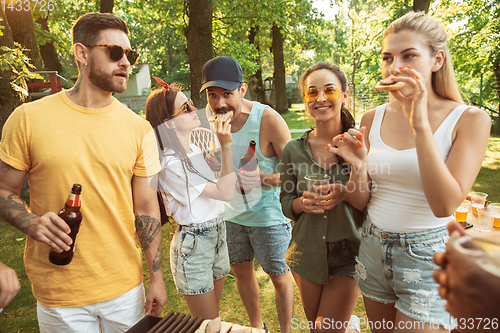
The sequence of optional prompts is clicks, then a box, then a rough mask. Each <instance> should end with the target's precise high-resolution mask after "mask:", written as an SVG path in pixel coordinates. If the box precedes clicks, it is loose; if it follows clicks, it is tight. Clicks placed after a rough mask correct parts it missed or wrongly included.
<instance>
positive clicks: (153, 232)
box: [135, 215, 161, 251]
mask: <svg viewBox="0 0 500 333" xmlns="http://www.w3.org/2000/svg"><path fill="white" fill-rule="evenodd" d="M135 229H136V230H137V235H138V236H139V241H140V242H141V245H142V249H143V250H144V251H147V250H149V247H150V246H151V243H152V242H153V240H154V239H155V238H156V236H157V235H158V234H159V233H160V231H161V223H160V221H158V219H155V218H154V217H151V216H147V215H136V217H135Z"/></svg>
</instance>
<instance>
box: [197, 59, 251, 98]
mask: <svg viewBox="0 0 500 333" xmlns="http://www.w3.org/2000/svg"><path fill="white" fill-rule="evenodd" d="M202 80H203V85H202V86H201V89H200V93H202V92H203V91H204V90H205V89H207V88H210V87H220V88H222V89H226V90H230V91H234V90H236V89H238V86H239V84H240V83H243V69H242V68H241V65H240V64H239V63H238V62H237V61H236V59H234V58H232V57H228V56H220V57H217V58H213V59H211V60H209V61H207V62H206V63H205V65H203V70H202Z"/></svg>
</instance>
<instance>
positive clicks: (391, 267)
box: [355, 216, 456, 329]
mask: <svg viewBox="0 0 500 333" xmlns="http://www.w3.org/2000/svg"><path fill="white" fill-rule="evenodd" d="M448 239H449V235H448V231H447V230H446V227H444V226H443V227H439V228H435V229H431V230H426V231H418V232H408V233H404V232H389V231H385V230H383V229H380V228H378V227H377V226H375V225H374V224H373V223H372V222H371V221H370V219H369V217H368V216H367V217H366V219H365V221H364V223H363V232H362V238H361V245H360V248H359V255H358V259H357V265H356V275H355V279H356V283H357V285H358V287H359V289H360V290H361V293H362V294H363V296H364V297H367V298H368V299H370V300H373V301H375V302H380V303H384V304H388V303H395V305H394V306H395V308H396V309H397V310H399V312H401V313H402V314H403V315H405V316H407V317H409V318H411V319H413V320H416V321H421V322H424V323H429V324H432V325H436V326H437V325H441V326H443V327H444V328H445V329H451V328H453V327H454V326H456V321H455V319H454V318H453V317H452V316H451V315H450V314H449V313H448V312H447V311H446V310H445V309H444V305H445V303H446V301H445V300H444V299H443V298H441V297H440V296H439V293H438V289H437V288H438V284H437V283H436V282H435V281H434V279H433V278H432V272H433V271H434V269H436V268H438V266H437V265H436V264H434V262H433V255H434V253H436V252H444V251H445V248H446V242H447V241H448Z"/></svg>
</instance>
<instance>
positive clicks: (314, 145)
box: [311, 132, 337, 160]
mask: <svg viewBox="0 0 500 333" xmlns="http://www.w3.org/2000/svg"><path fill="white" fill-rule="evenodd" d="M311 134H312V136H313V144H312V146H313V148H314V150H315V151H316V152H317V153H318V155H319V156H321V157H323V158H324V159H325V160H329V159H332V158H334V157H335V156H337V155H336V154H333V156H330V157H326V156H324V155H323V154H321V153H320V152H319V150H318V148H316V143H315V141H314V138H315V135H314V133H313V132H311Z"/></svg>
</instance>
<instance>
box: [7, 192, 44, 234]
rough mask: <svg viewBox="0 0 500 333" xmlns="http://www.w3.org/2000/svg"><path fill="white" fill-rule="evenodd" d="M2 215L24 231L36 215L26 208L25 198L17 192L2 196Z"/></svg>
mask: <svg viewBox="0 0 500 333" xmlns="http://www.w3.org/2000/svg"><path fill="white" fill-rule="evenodd" d="M0 215H1V216H2V217H3V218H4V219H5V220H6V221H7V222H9V223H11V224H12V225H13V226H15V227H16V228H18V229H20V230H22V231H24V230H25V229H26V228H27V227H28V226H29V224H30V222H31V220H32V219H33V218H35V217H36V215H35V214H33V213H30V212H29V211H28V209H27V208H26V204H25V203H24V201H23V199H21V198H20V197H19V196H17V195H15V194H9V195H8V196H7V197H6V198H5V197H0Z"/></svg>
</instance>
